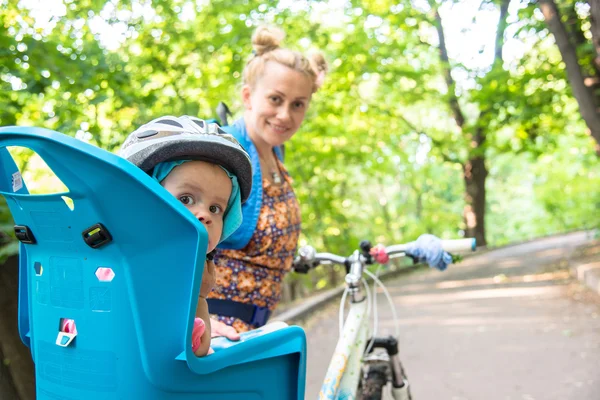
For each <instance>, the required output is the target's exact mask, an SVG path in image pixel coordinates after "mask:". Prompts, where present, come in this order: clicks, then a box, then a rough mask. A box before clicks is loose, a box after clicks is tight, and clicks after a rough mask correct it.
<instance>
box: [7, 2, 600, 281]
mask: <svg viewBox="0 0 600 400" xmlns="http://www.w3.org/2000/svg"><path fill="white" fill-rule="evenodd" d="M284 3H285V4H288V3H286V2H278V1H268V2H263V3H257V2H250V1H235V2H231V1H224V0H215V1H205V2H188V1H183V0H179V1H175V0H173V1H167V0H160V1H152V2H149V1H137V0H130V1H121V2H106V1H104V0H86V1H79V2H72V1H65V7H64V9H63V10H62V12H58V13H55V14H53V15H54V16H53V17H44V18H45V19H44V18H42V20H43V21H45V22H44V23H43V24H42V23H41V22H40V19H39V18H41V17H39V13H37V14H36V13H35V12H33V11H32V10H28V9H25V8H23V6H22V4H21V3H18V2H7V1H6V0H5V1H2V0H0V4H1V5H2V7H1V8H0V23H1V24H2V26H3V27H4V29H2V30H0V89H1V90H0V125H12V124H19V125H36V126H43V127H46V128H50V129H55V130H58V131H61V132H63V133H66V134H69V135H73V136H76V137H78V138H80V139H82V140H86V141H89V142H91V143H93V144H96V145H98V146H100V147H103V148H105V149H108V150H110V151H113V150H115V149H116V148H117V147H118V146H119V145H120V143H122V141H123V139H124V138H125V136H126V135H127V133H128V132H130V131H131V130H132V129H134V127H136V126H137V125H139V124H140V123H143V122H146V121H148V120H149V119H151V118H155V117H157V116H159V115H164V114H172V115H181V114H191V115H199V116H205V117H206V116H208V117H213V116H214V109H215V106H216V105H217V103H218V102H219V101H221V100H223V101H225V102H226V103H228V104H229V105H230V107H231V108H232V110H234V112H236V111H237V112H236V114H237V115H238V116H239V114H240V110H241V108H242V107H241V102H240V99H239V90H240V79H241V78H240V77H241V71H242V69H243V67H244V65H245V63H246V61H247V60H248V58H249V57H250V56H251V47H250V37H251V34H252V32H253V30H254V29H255V27H256V26H257V25H258V24H261V23H275V24H278V25H280V26H282V27H283V28H284V29H285V31H286V32H287V34H288V37H287V40H286V43H285V44H286V45H289V46H290V47H292V48H296V49H299V50H301V51H303V52H307V51H309V50H312V49H319V50H321V51H322V52H323V53H324V54H325V56H326V58H327V60H328V61H329V63H330V67H331V71H330V73H329V75H328V76H327V79H326V82H325V85H324V86H323V88H322V89H321V90H320V91H319V92H318V93H316V94H315V96H314V98H313V100H312V103H311V107H310V109H309V112H308V115H307V119H306V121H305V123H304V124H303V126H302V128H301V130H300V132H299V133H298V134H297V135H296V136H295V137H294V138H293V139H292V141H291V142H290V143H289V145H288V146H287V148H286V149H287V154H286V164H287V166H288V168H289V170H290V172H291V174H292V176H293V177H294V179H295V182H296V184H295V189H296V193H297V195H298V197H299V200H300V203H301V206H302V215H303V236H302V242H309V243H311V244H313V245H314V246H315V247H316V248H318V249H326V250H328V251H331V252H336V253H341V254H348V253H350V252H351V251H352V249H353V248H355V247H356V246H357V245H358V243H359V241H360V240H362V239H369V240H371V241H372V242H384V243H388V244H390V243H392V242H399V241H408V240H412V239H414V238H416V237H417V236H418V235H419V234H421V233H423V232H431V233H434V234H437V235H440V236H442V237H444V238H456V237H459V236H460V235H461V233H462V232H463V231H464V229H465V225H464V222H463V220H462V210H463V207H464V182H463V177H462V168H461V164H460V163H461V162H464V161H465V160H466V158H467V156H468V153H469V151H470V142H469V138H468V135H466V133H470V132H472V131H473V130H474V129H475V128H476V127H478V126H484V127H485V128H486V130H487V132H488V141H487V142H486V147H485V148H484V151H485V152H486V156H487V159H488V163H489V165H488V168H489V170H490V176H489V178H488V186H487V190H488V205H487V216H488V220H487V223H486V227H487V229H488V242H489V243H490V244H500V243H506V242H509V241H514V240H519V239H521V238H529V237H532V236H536V235H542V234H545V233H549V232H555V231H560V230H567V229H573V228H577V227H597V226H598V225H599V224H600V221H599V220H598V213H597V210H598V207H599V205H600V190H599V189H598V188H599V187H600V185H599V183H600V177H599V175H598V173H597V171H599V170H600V169H599V168H598V167H599V165H598V164H599V162H598V159H597V157H595V156H594V155H593V154H592V148H593V147H592V142H591V140H590V139H589V137H588V136H586V132H585V129H584V126H583V125H582V122H581V121H580V119H579V115H578V110H577V106H576V103H575V102H574V100H573V98H572V93H571V91H570V88H569V85H568V83H567V81H566V78H565V72H564V64H563V63H562V62H561V59H560V54H559V53H558V51H557V50H556V48H555V46H554V44H553V42H552V39H551V37H549V35H548V32H547V30H546V28H545V26H544V24H543V21H541V20H540V19H539V16H537V15H536V11H535V10H536V8H535V5H534V4H531V5H527V4H526V3H525V2H524V3H523V7H522V8H521V9H520V10H519V11H518V14H515V15H514V22H513V24H514V26H513V29H512V30H511V31H510V32H511V33H510V34H511V35H513V37H515V38H519V40H522V41H523V42H525V43H527V44H528V46H527V47H526V51H524V53H523V55H522V56H521V57H519V58H518V59H516V60H514V61H511V63H505V64H503V63H496V64H494V65H493V66H490V67H489V68H488V69H483V70H475V69H472V70H469V69H468V68H467V67H465V66H463V65H460V64H458V63H454V64H453V67H454V68H455V72H457V73H458V72H460V73H462V74H463V75H464V76H465V77H466V78H465V80H464V81H463V82H462V86H461V87H458V88H457V89H456V90H457V93H458V94H459V95H460V99H459V100H460V103H461V106H463V108H464V109H465V110H466V111H465V114H466V118H467V120H468V123H467V125H466V127H465V130H466V131H465V132H462V131H460V130H459V129H458V128H457V127H456V124H455V123H454V122H453V119H452V115H451V113H450V111H449V109H448V106H447V96H448V92H447V90H446V89H445V85H444V77H443V75H442V66H441V63H440V60H439V52H438V48H437V43H436V41H435V40H434V39H433V38H434V37H435V35H434V33H435V30H434V28H433V26H434V25H433V23H432V17H431V10H430V9H429V8H427V7H425V6H423V7H422V8H419V7H414V6H413V5H412V4H411V2H408V1H401V2H397V1H393V2H392V1H380V0H378V1H367V0H363V1H357V0H353V1H349V2H345V3H343V4H342V5H339V6H336V5H335V4H337V3H335V2H321V1H311V2H303V1H299V2H290V3H289V5H287V6H286V5H284ZM334 3H335V4H334ZM485 3H486V7H496V6H495V5H494V4H493V2H485ZM565 4H567V2H565ZM573 4H574V3H573V2H570V3H568V6H569V7H570V8H569V7H567V8H569V9H571V10H573V9H574V8H573ZM570 15H571V16H572V15H573V14H570ZM36 18H37V19H36ZM577 18H579V19H577ZM584 19H585V18H584V16H583V17H582V16H580V15H579V14H577V15H576V19H575V21H576V22H577V24H574V25H573V26H576V27H578V29H580V30H581V31H582V32H583V33H584V34H585V30H586V29H589V27H587V25H586V24H585V21H584ZM98 24H101V25H102V26H104V27H105V32H106V31H111V32H113V33H115V35H113V36H111V37H112V38H113V39H115V40H117V42H116V44H115V43H111V42H108V41H107V40H106V33H104V34H103V35H104V36H103V35H101V34H99V33H98V31H97V28H96V26H98ZM119 32H120V33H119ZM592 50H593V49H589V48H586V47H585V46H581V47H580V48H579V49H578V51H579V52H580V54H581V58H582V60H583V61H582V62H584V63H587V62H588V61H589V60H590V54H591V51H592ZM586 60H588V61H586ZM586 65H588V64H586ZM15 157H16V158H17V162H18V164H19V166H20V167H21V168H22V169H24V170H27V168H32V167H33V166H32V165H30V164H29V160H30V157H31V155H27V154H26V153H19V155H16V156H15ZM27 176H28V177H30V179H33V180H35V179H41V177H42V176H47V175H40V173H34V172H31V173H30V174H29V175H27ZM41 186H51V185H50V184H46V185H41ZM0 220H1V221H2V224H1V225H0V230H2V231H3V232H7V233H8V232H10V231H11V229H12V221H11V220H10V215H9V213H8V211H7V208H6V206H5V205H1V206H0ZM8 243H9V244H8V245H5V246H4V247H2V250H0V256H2V255H3V254H11V253H12V252H14V251H16V248H17V247H16V244H15V242H14V241H9V242H8ZM336 273H337V274H340V273H341V271H340V270H338V271H337V272H336ZM289 279H291V280H297V281H299V282H301V283H302V284H303V285H307V286H312V287H316V288H323V287H326V286H327V284H328V282H330V280H331V279H332V275H330V274H329V272H327V271H325V270H322V271H320V272H318V273H317V274H316V275H315V276H302V277H290V278H289Z"/></svg>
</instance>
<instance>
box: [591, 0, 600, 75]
mask: <svg viewBox="0 0 600 400" xmlns="http://www.w3.org/2000/svg"><path fill="white" fill-rule="evenodd" d="M588 3H589V5H590V17H591V18H590V19H591V23H592V28H591V29H590V31H591V32H592V43H593V45H594V49H595V50H596V57H594V63H595V64H596V67H597V68H600V2H598V0H589V1H588Z"/></svg>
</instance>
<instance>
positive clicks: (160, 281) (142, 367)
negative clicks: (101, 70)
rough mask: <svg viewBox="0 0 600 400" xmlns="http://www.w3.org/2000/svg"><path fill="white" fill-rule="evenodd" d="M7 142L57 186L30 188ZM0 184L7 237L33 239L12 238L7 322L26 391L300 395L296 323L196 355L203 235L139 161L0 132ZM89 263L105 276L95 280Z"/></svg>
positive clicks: (58, 139) (302, 358)
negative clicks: (24, 151)
mask: <svg viewBox="0 0 600 400" xmlns="http://www.w3.org/2000/svg"><path fill="white" fill-rule="evenodd" d="M6 146H21V147H26V148H30V149H32V150H34V151H35V152H36V153H37V154H38V155H39V156H41V157H42V158H43V159H44V161H45V162H46V163H47V164H48V166H49V167H50V168H51V169H52V171H53V172H54V173H55V174H56V175H57V176H58V177H59V178H60V179H61V181H62V182H63V183H64V184H65V185H66V186H67V187H68V188H69V192H66V193H59V194H48V195H30V194H28V191H27V187H26V184H25V182H23V183H21V180H20V175H19V174H18V169H17V167H16V165H15V163H14V161H13V159H12V157H11V156H10V154H9V152H8V151H7V150H6V148H5V147H6ZM0 193H1V194H2V195H4V196H5V197H6V200H7V203H8V206H9V208H10V210H11V212H12V215H13V217H14V220H15V224H16V225H19V226H21V228H20V232H19V236H21V237H22V238H23V239H24V240H25V241H27V239H28V238H29V239H31V240H34V241H35V243H31V244H24V243H21V244H20V278H19V280H20V282H19V285H20V287H19V331H20V334H21V339H22V340H23V342H24V343H25V344H26V345H27V346H29V347H30V348H31V354H32V356H33V360H34V362H35V366H36V392H37V399H38V400H45V399H53V400H54V399H65V400H66V399H72V400H81V399H85V400H93V399H207V400H209V399H215V400H234V399H235V400H239V399H245V400H254V399H257V400H258V399H273V400H281V399H286V400H287V399H304V381H305V369H306V338H305V335H304V331H303V330H302V329H301V328H299V327H296V326H290V327H285V328H283V329H280V330H277V331H275V332H272V333H268V334H265V335H262V336H260V335H253V337H252V338H249V339H247V340H244V341H242V342H240V343H238V344H236V345H233V346H230V347H227V348H223V349H220V350H217V351H216V352H215V354H212V355H210V356H207V357H203V358H197V357H196V356H194V354H193V352H192V350H191V331H192V329H191V327H192V324H193V318H194V311H195V305H196V300H195V299H197V296H198V291H199V287H200V282H201V279H202V272H203V267H204V262H205V253H206V251H205V250H206V246H207V234H206V230H205V229H204V227H203V226H202V224H201V223H200V222H198V221H197V220H195V219H194V217H193V215H192V214H191V213H190V212H189V211H187V210H186V208H185V207H184V206H183V205H182V204H180V203H179V202H178V201H177V200H176V199H175V198H174V197H173V196H171V195H170V194H169V193H168V192H167V191H166V190H164V189H163V188H162V187H161V186H160V185H159V184H158V183H156V182H155V181H154V180H153V179H151V178H150V177H149V176H147V175H146V174H145V173H143V172H142V171H141V170H139V169H138V168H137V167H135V166H134V165H132V164H130V163H129V162H127V161H126V160H123V159H121V158H120V157H118V156H116V155H114V154H111V153H109V152H107V151H104V150H102V149H99V148H96V147H94V146H92V145H89V144H86V143H83V142H81V141H79V140H77V139H74V138H72V137H69V136H66V135H63V134H61V133H58V132H54V131H50V130H47V129H41V128H29V127H4V128H0ZM66 197H68V198H69V199H71V200H68V199H66V201H65V198H66ZM71 202H72V204H71V206H72V207H73V209H71V207H69V204H68V203H71ZM97 224H101V227H102V229H101V230H100V229H99V228H98V229H94V228H93V227H95V226H98V225H97ZM89 228H92V229H91V231H90V229H89ZM86 231H89V232H88V233H84V232H86ZM106 232H108V233H106ZM109 236H110V241H109ZM84 237H85V238H87V239H88V241H89V244H88V243H86V240H84ZM104 240H106V242H105V243H103V241H104ZM92 246H97V247H92ZM98 268H110V269H112V271H113V273H114V278H113V279H112V280H111V281H100V280H99V278H98V276H97V275H96V272H97V270H98ZM62 318H68V319H73V320H74V321H75V324H76V328H77V335H76V336H75V337H74V339H73V338H71V337H68V335H65V334H63V333H61V332H59V331H60V328H59V324H60V321H61V319H62Z"/></svg>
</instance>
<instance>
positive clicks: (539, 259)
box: [304, 232, 600, 400]
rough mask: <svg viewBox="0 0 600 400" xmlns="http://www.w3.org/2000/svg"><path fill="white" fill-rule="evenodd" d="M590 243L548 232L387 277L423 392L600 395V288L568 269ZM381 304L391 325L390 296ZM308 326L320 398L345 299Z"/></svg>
mask: <svg viewBox="0 0 600 400" xmlns="http://www.w3.org/2000/svg"><path fill="white" fill-rule="evenodd" d="M589 243H592V239H591V237H590V235H589V234H587V233H583V232H577V233H572V234H568V235H564V236H559V237H549V238H544V239H539V240H535V241H532V242H528V243H524V244H520V245H515V246H510V247H505V248H501V249H497V250H491V251H488V252H485V253H482V254H481V255H475V256H472V257H470V258H468V259H467V260H465V261H463V262H462V263H460V264H458V265H454V266H451V267H450V268H449V269H448V270H447V271H446V272H439V271H434V270H418V271H416V272H414V273H412V274H410V275H405V276H402V277H400V278H397V279H395V280H392V281H389V282H387V283H386V286H387V287H388V290H389V291H390V293H391V294H392V296H393V299H394V302H395V305H396V309H397V311H398V313H399V319H400V326H401V334H400V346H401V347H400V353H401V356H402V360H403V363H404V366H405V368H406V369H407V372H408V376H409V379H410V383H411V386H412V393H413V396H414V398H415V400H553V399H561V400H566V399H569V400H571V399H573V400H599V399H600V317H599V315H600V296H598V295H597V294H596V293H593V292H591V291H590V290H588V289H585V288H584V287H583V286H582V285H580V284H579V283H578V282H576V281H574V280H573V279H572V278H571V277H570V275H569V272H568V268H567V266H568V263H569V262H570V261H571V257H572V256H573V254H574V250H575V249H576V248H577V247H578V246H581V245H584V244H589ZM379 312H380V316H381V319H380V321H381V322H380V325H382V326H383V328H382V329H383V330H384V331H386V332H384V333H389V332H391V329H392V326H393V323H392V318H391V313H390V312H389V309H388V308H387V303H386V301H385V298H384V297H383V296H380V299H379ZM304 327H305V329H306V334H307V338H308V366H307V387H306V399H317V398H318V392H319V388H320V382H321V380H322V378H323V376H324V374H325V371H326V369H327V364H328V360H329V358H330V357H331V355H332V353H333V349H334V347H335V342H336V335H337V331H338V327H337V304H336V305H335V306H328V307H326V308H325V309H323V310H322V311H321V312H320V313H318V314H317V315H315V316H314V317H312V318H311V319H309V320H307V321H306V323H305V324H304Z"/></svg>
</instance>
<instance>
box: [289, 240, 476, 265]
mask: <svg viewBox="0 0 600 400" xmlns="http://www.w3.org/2000/svg"><path fill="white" fill-rule="evenodd" d="M410 245H411V243H404V244H394V245H391V246H387V247H386V248H385V252H386V253H387V254H388V255H389V256H390V258H394V256H400V257H402V256H404V255H406V250H407V249H408V248H409V246H410ZM475 245H476V242H475V239H474V238H467V239H453V240H442V248H443V249H444V250H445V251H447V252H454V253H457V252H467V251H475ZM359 257H362V260H361V261H362V262H363V263H372V261H371V260H368V259H367V257H366V256H365V255H364V254H361V253H359V252H358V250H357V251H355V253H354V254H352V255H351V256H349V257H343V256H340V255H337V254H333V253H317V252H316V251H315V249H314V248H313V247H312V246H303V247H301V248H300V249H298V256H297V257H296V259H294V264H293V266H294V270H296V272H300V273H306V272H308V270H309V269H311V268H315V267H316V266H318V265H320V264H339V265H345V266H346V267H347V268H348V267H349V264H350V263H351V262H353V261H358V258H359Z"/></svg>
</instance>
